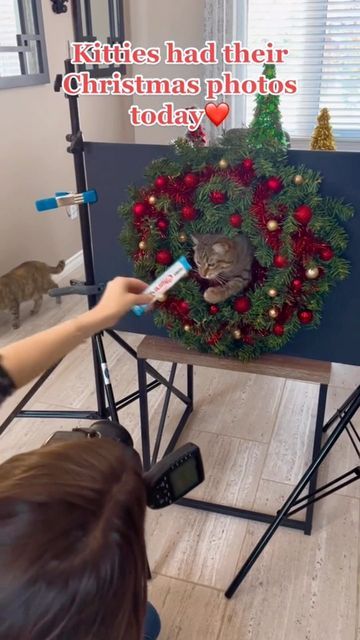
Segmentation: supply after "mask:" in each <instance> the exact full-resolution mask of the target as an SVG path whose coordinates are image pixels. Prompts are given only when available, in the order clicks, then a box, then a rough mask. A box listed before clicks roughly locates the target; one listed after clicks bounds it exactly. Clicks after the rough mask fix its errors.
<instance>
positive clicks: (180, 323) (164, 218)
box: [121, 132, 353, 360]
mask: <svg viewBox="0 0 360 640" xmlns="http://www.w3.org/2000/svg"><path fill="white" fill-rule="evenodd" d="M174 146H175V152H176V153H175V159H160V160H156V161H154V162H153V163H152V164H151V165H150V166H149V167H148V169H147V171H146V175H147V184H146V186H144V187H141V188H135V187H134V188H131V196H130V200H129V202H127V203H125V204H124V205H122V207H121V215H122V216H124V218H125V227H124V232H123V234H122V242H123V244H124V246H125V247H126V250H127V252H128V255H129V256H130V257H131V259H132V260H133V261H134V267H135V273H136V275H137V276H138V277H140V278H142V279H144V280H146V281H147V282H152V281H153V280H154V279H155V277H156V276H157V275H159V274H160V273H161V272H162V271H163V270H164V268H166V267H167V266H168V265H170V264H172V263H173V262H174V261H175V260H176V259H177V258H179V257H180V256H181V255H185V256H186V257H187V259H188V261H189V262H190V263H191V264H193V265H194V260H193V254H194V251H193V241H192V236H193V235H196V234H222V235H225V236H227V237H229V238H235V237H236V235H237V234H245V235H246V236H247V238H248V239H249V240H250V242H251V244H252V246H253V249H254V255H255V258H254V260H253V265H252V280H251V283H250V285H249V286H248V287H247V288H246V289H245V290H244V291H242V292H241V293H240V294H239V295H235V296H232V297H230V298H228V299H227V300H226V301H225V302H222V303H220V304H210V303H207V302H206V300H205V298H204V290H205V289H206V287H207V286H209V282H207V281H204V280H203V279H202V278H200V276H199V274H198V272H197V271H196V269H194V270H193V271H191V272H190V275H189V276H188V277H187V278H186V279H184V280H182V281H180V282H179V283H178V284H177V285H176V286H175V287H174V288H173V289H171V290H170V291H169V292H168V295H167V297H166V298H165V299H164V300H163V301H161V302H159V303H157V305H156V310H155V322H156V324H157V325H159V326H164V327H166V328H167V330H168V332H169V334H170V336H171V337H173V338H175V339H177V340H181V341H182V342H183V343H184V344H185V345H186V346H187V347H193V348H196V349H198V350H201V351H211V352H214V353H216V354H217V355H223V356H235V357H238V358H240V359H242V360H249V359H251V358H254V357H258V356H259V355H260V354H261V353H262V352H268V351H275V350H278V349H280V348H281V347H282V346H283V345H284V344H285V343H286V342H288V341H289V340H290V339H291V338H292V336H294V334H295V333H296V332H297V331H298V330H299V329H300V328H301V327H302V326H303V325H306V326H307V327H317V326H318V325H319V323H320V318H321V309H322V306H323V302H324V298H325V295H326V294H327V293H328V292H329V290H330V289H331V287H332V286H333V285H334V284H335V283H336V281H337V280H342V279H344V278H345V277H347V275H348V273H349V264H348V262H347V261H346V260H345V259H344V258H343V257H342V254H343V252H344V249H345V248H346V245H347V240H348V238H347V234H346V232H345V230H344V228H343V227H342V225H341V223H340V222H339V221H341V220H346V219H348V218H349V217H351V215H352V213H353V210H352V208H351V207H350V206H348V205H346V204H344V203H343V202H342V201H339V200H337V199H333V198H329V197H323V196H321V195H320V194H319V186H320V182H321V177H320V175H319V174H318V173H316V172H314V171H312V170H310V169H307V168H306V167H304V166H298V167H295V166H291V165H289V164H288V162H287V158H286V153H284V150H283V148H282V150H280V147H279V146H277V145H273V146H271V145H268V146H264V145H262V147H261V148H260V147H259V146H257V145H251V143H249V141H243V143H242V145H241V146H240V147H239V145H238V144H229V143H228V142H227V141H226V136H225V137H224V138H223V139H222V140H221V141H220V142H219V143H217V144H216V145H213V146H209V147H205V146H203V143H202V136H201V135H200V134H199V132H198V133H197V136H196V137H195V138H194V137H192V139H189V138H187V139H179V140H177V141H176V142H175V145H174Z"/></svg>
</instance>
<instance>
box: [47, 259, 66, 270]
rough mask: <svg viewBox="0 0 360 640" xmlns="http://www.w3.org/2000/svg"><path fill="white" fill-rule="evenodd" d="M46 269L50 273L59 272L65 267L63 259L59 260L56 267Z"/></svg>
mask: <svg viewBox="0 0 360 640" xmlns="http://www.w3.org/2000/svg"><path fill="white" fill-rule="evenodd" d="M48 269H49V271H50V273H61V272H62V271H64V269H65V260H60V262H59V264H58V265H57V266H56V267H49V266H48Z"/></svg>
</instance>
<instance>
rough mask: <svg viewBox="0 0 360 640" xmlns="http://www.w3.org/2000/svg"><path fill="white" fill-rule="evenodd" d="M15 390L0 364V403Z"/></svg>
mask: <svg viewBox="0 0 360 640" xmlns="http://www.w3.org/2000/svg"><path fill="white" fill-rule="evenodd" d="M14 390H15V385H14V383H13V381H12V380H11V378H10V376H9V374H8V373H6V371H5V369H4V368H3V367H2V366H1V364H0V404H1V403H2V402H4V400H6V398H7V397H8V396H9V395H11V393H12V392H13V391H14Z"/></svg>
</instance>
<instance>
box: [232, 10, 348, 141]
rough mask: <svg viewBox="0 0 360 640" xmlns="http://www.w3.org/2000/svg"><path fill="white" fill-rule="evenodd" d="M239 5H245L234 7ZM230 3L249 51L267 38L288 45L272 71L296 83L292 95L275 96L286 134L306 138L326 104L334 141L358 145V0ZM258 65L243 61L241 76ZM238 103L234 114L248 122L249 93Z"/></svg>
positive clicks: (253, 73) (250, 112)
mask: <svg viewBox="0 0 360 640" xmlns="http://www.w3.org/2000/svg"><path fill="white" fill-rule="evenodd" d="M242 3H244V5H246V6H244V5H243V6H242V8H240V5H241V4H242ZM236 4H237V12H238V16H237V25H238V27H237V31H238V33H237V34H236V38H237V39H239V40H241V39H243V42H244V40H245V42H246V44H247V46H248V47H250V48H252V49H256V48H258V47H259V46H261V45H264V46H266V44H267V43H268V42H270V41H271V42H273V43H274V44H275V45H276V46H278V47H279V48H288V49H289V52H290V54H289V56H288V57H287V62H286V64H284V65H283V66H282V65H278V66H277V75H278V77H279V78H285V77H286V78H291V79H293V78H295V79H297V81H298V87H299V89H298V94H296V95H295V96H292V95H288V96H287V95H283V96H281V112H282V117H283V126H284V129H286V130H287V131H288V132H289V134H290V136H291V137H292V138H303V139H306V140H307V141H308V140H309V138H310V136H311V134H312V131H313V129H314V126H315V125H316V117H317V115H318V113H319V111H320V109H321V108H322V107H328V108H329V110H330V114H331V123H332V126H333V129H334V134H335V137H336V139H337V141H339V140H340V141H344V142H346V141H357V143H358V144H359V143H360V2H359V0H302V2H292V1H291V0H272V1H271V2H269V1H268V0H237V2H236ZM244 25H245V26H244ZM241 29H242V30H243V33H241ZM260 69H261V67H259V66H258V65H249V66H248V68H247V69H246V70H245V71H246V77H249V78H254V79H255V78H256V77H257V76H259V71H260ZM242 73H244V70H243V71H242ZM237 100H242V98H237ZM244 101H245V105H244V104H243V105H242V107H241V109H242V111H241V109H240V117H241V115H242V121H243V124H244V121H245V123H246V124H247V125H248V124H249V123H250V121H251V119H252V115H253V109H254V97H253V96H251V97H249V98H245V99H244ZM235 104H236V103H235ZM237 126H241V125H240V122H238V123H237Z"/></svg>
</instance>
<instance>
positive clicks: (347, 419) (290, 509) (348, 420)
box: [225, 386, 360, 598]
mask: <svg viewBox="0 0 360 640" xmlns="http://www.w3.org/2000/svg"><path fill="white" fill-rule="evenodd" d="M359 408H360V386H359V387H357V389H355V391H354V392H353V393H352V394H351V395H350V396H349V398H347V400H346V401H345V402H344V403H343V404H342V406H341V407H340V409H338V411H337V412H336V413H335V414H334V415H333V416H332V418H330V420H329V421H328V422H327V423H326V424H325V426H324V427H323V433H327V432H329V431H330V429H331V427H332V426H333V425H334V424H335V423H336V422H337V421H338V424H337V425H336V426H335V427H334V429H333V431H332V433H331V434H330V435H329V437H328V439H327V441H326V443H325V444H324V445H323V447H322V448H321V450H320V452H319V455H318V456H317V458H316V459H315V460H314V461H313V462H312V464H311V465H310V467H309V468H308V469H307V471H306V472H305V474H304V475H303V477H302V478H301V480H300V482H299V483H298V484H297V486H296V487H295V489H294V490H293V491H292V493H291V494H290V496H289V498H288V499H287V500H286V502H285V503H284V505H283V506H282V508H281V509H280V510H279V511H278V512H277V515H276V517H275V519H274V521H273V522H272V524H270V526H269V527H268V528H267V530H266V531H265V533H264V535H263V536H262V537H261V539H260V540H259V542H258V544H257V545H256V546H255V547H254V549H253V551H252V552H251V554H250V556H249V557H248V559H247V560H246V562H245V563H244V564H243V566H242V567H241V569H240V571H239V572H238V574H237V575H236V577H235V578H234V580H233V581H232V583H231V585H230V586H229V588H228V589H227V591H226V592H225V596H226V597H227V598H231V597H232V596H233V595H234V593H235V591H236V590H237V588H238V587H239V585H240V584H241V583H242V581H243V580H244V578H245V577H246V576H247V574H248V573H249V571H250V569H251V568H252V566H253V565H254V564H255V562H256V560H257V559H258V558H259V556H260V555H261V553H262V552H263V551H264V549H265V547H266V546H267V545H268V543H269V542H270V540H271V538H272V537H273V535H274V534H275V532H276V531H277V529H278V528H279V526H280V525H281V523H282V521H283V520H284V518H288V517H290V516H292V515H294V514H295V513H298V512H299V511H301V510H302V509H306V508H307V507H308V506H309V505H312V504H314V503H315V502H317V501H318V500H322V499H323V498H325V497H326V496H329V495H330V494H332V493H334V492H335V491H338V490H339V489H342V488H343V487H346V486H347V485H349V484H351V483H352V482H355V481H356V480H359V479H360V466H357V467H355V468H354V469H351V470H350V471H348V472H347V473H344V474H343V475H341V476H340V477H338V478H336V479H335V480H332V481H331V482H328V483H327V484H325V485H324V486H322V487H319V488H318V489H316V490H315V491H310V493H308V494H307V495H305V496H303V497H301V498H300V497H299V496H300V495H301V493H302V492H303V490H304V489H305V487H306V486H307V484H308V483H309V482H310V487H311V480H312V478H313V477H314V476H315V475H316V474H317V472H318V469H319V467H320V465H321V464H322V463H323V462H324V460H325V459H326V457H327V456H328V454H329V453H330V451H331V449H332V448H333V446H334V445H335V443H336V442H337V440H338V439H339V438H340V436H341V434H342V433H343V432H344V431H346V433H347V435H348V436H349V438H350V442H351V444H352V446H353V447H354V449H355V451H356V454H357V456H358V458H360V448H359V447H360V436H359V434H358V432H357V430H356V427H355V426H354V423H353V417H354V415H355V414H356V412H357V411H358V410H359Z"/></svg>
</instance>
